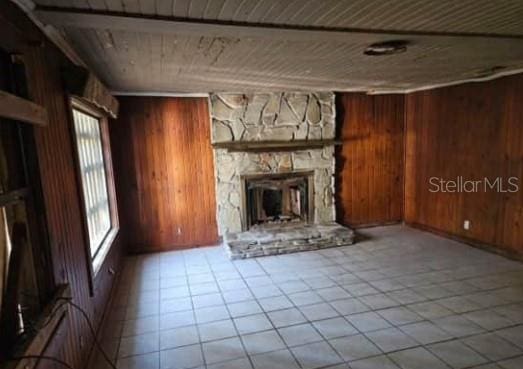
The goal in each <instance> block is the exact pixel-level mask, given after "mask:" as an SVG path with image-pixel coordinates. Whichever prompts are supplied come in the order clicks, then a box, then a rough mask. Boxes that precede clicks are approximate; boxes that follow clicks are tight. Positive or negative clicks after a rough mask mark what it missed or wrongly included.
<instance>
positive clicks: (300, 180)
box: [245, 173, 312, 229]
mask: <svg viewBox="0 0 523 369" xmlns="http://www.w3.org/2000/svg"><path fill="white" fill-rule="evenodd" d="M310 178H311V177H310V174H309V173H305V174H304V173H287V174H284V175H276V176H275V175H262V176H255V177H254V178H247V179H245V200H246V201H245V207H246V209H245V215H246V218H247V224H246V228H247V229H248V228H250V227H252V226H254V225H264V224H281V223H291V222H293V223H298V222H303V223H308V222H310V221H311V220H312V219H311V215H310V214H311V212H310V210H312V208H311V206H312V204H311V202H312V201H309V195H310V192H309V191H310V188H309V182H310Z"/></svg>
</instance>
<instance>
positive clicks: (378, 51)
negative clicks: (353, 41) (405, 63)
mask: <svg viewBox="0 0 523 369" xmlns="http://www.w3.org/2000/svg"><path fill="white" fill-rule="evenodd" d="M408 44H410V42H409V41H406V40H390V41H383V42H376V43H374V44H371V45H369V46H368V47H367V48H366V49H365V51H364V52H363V53H364V54H365V55H371V56H381V55H392V54H400V53H404V52H405V51H407V45H408Z"/></svg>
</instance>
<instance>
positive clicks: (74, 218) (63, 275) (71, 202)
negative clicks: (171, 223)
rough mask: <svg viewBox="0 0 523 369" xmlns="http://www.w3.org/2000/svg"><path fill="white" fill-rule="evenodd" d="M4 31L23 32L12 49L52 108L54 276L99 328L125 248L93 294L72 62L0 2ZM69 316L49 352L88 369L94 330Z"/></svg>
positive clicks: (44, 146)
mask: <svg viewBox="0 0 523 369" xmlns="http://www.w3.org/2000/svg"><path fill="white" fill-rule="evenodd" d="M0 34H2V35H8V34H12V35H15V34H16V35H18V36H17V37H16V38H17V40H16V42H15V43H14V44H11V45H9V46H8V51H16V52H18V53H22V54H23V56H24V60H25V63H26V68H27V76H28V84H29V90H30V94H31V98H32V99H33V100H34V101H35V102H36V103H38V104H40V105H42V106H43V107H45V108H46V109H47V113H48V117H49V125H48V126H47V127H44V128H35V130H34V132H35V142H36V149H37V155H38V163H39V170H40V176H41V181H42V190H43V197H44V204H45V216H46V218H47V225H48V233H49V238H50V247H51V254H52V261H53V269H54V276H55V279H56V281H57V283H69V284H70V288H71V293H72V296H73V301H74V302H75V303H76V304H78V305H79V306H81V307H82V308H83V309H84V310H85V311H86V312H87V313H88V314H89V316H90V317H91V319H92V321H93V323H94V324H95V327H97V326H98V324H99V322H100V319H101V317H102V316H103V312H104V309H105V305H106V302H107V301H108V297H109V293H110V290H111V287H112V284H113V280H114V276H112V275H111V274H109V273H108V269H109V268H113V269H117V267H118V265H119V261H120V259H121V248H120V242H119V238H118V237H117V238H116V240H115V243H114V244H113V247H112V249H111V251H110V253H109V255H108V256H107V258H106V260H105V262H104V265H103V266H102V268H101V270H100V272H99V274H98V275H97V276H96V279H95V281H94V286H95V288H94V296H91V295H90V289H89V272H88V266H87V260H86V253H85V247H86V245H85V243H84V236H83V228H82V219H81V214H82V212H81V203H80V198H79V191H81V189H80V186H79V183H78V182H77V179H76V174H75V167H74V165H75V164H74V160H73V158H74V151H73V146H72V143H73V141H72V139H73V137H72V135H71V133H72V131H71V124H72V122H71V120H70V118H71V116H70V115H69V114H70V112H69V110H68V104H67V100H66V99H67V96H66V93H65V91H64V90H63V87H62V83H61V78H60V69H61V67H62V66H65V65H66V64H67V63H68V62H67V61H66V60H65V58H64V57H63V56H62V55H61V54H60V53H59V52H58V51H57V50H56V48H55V47H54V46H53V45H51V44H50V43H49V42H48V41H46V40H45V39H44V37H43V35H42V34H41V33H40V32H39V31H38V30H37V29H36V28H35V27H34V26H33V24H32V23H31V22H30V21H29V20H28V19H27V18H26V16H25V15H24V14H23V13H22V12H21V11H20V10H19V9H18V8H16V7H15V6H14V5H13V4H10V3H9V2H3V3H2V4H0ZM2 41H4V40H3V39H2ZM2 46H4V44H3V42H2ZM66 319H67V321H66V322H65V329H63V330H61V331H60V332H58V333H57V334H56V335H55V336H54V338H53V340H52V342H51V343H50V345H49V351H48V352H46V355H51V356H57V357H58V358H59V359H62V360H65V361H66V362H67V363H69V364H70V365H71V366H72V367H74V368H83V367H85V363H86V362H87V360H86V359H87V355H88V354H89V352H90V349H91V347H92V337H91V334H90V332H89V329H88V326H87V324H86V322H85V320H84V318H83V317H82V316H81V315H80V314H79V313H78V312H77V311H74V310H71V309H70V311H69V314H68V315H67V318H66ZM55 367H58V366H56V365H55V364H53V363H52V362H49V361H42V362H41V364H40V365H39V368H55Z"/></svg>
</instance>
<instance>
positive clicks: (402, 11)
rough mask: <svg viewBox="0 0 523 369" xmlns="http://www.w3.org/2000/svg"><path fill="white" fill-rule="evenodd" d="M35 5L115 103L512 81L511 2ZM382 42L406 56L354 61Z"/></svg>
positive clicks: (522, 50)
mask: <svg viewBox="0 0 523 369" xmlns="http://www.w3.org/2000/svg"><path fill="white" fill-rule="evenodd" d="M36 3H37V10H36V14H37V17H39V18H40V19H41V20H42V21H43V23H45V24H48V23H49V24H53V25H55V26H56V27H57V28H58V29H59V30H60V31H61V32H62V33H63V34H64V35H65V36H66V38H67V39H69V40H70V42H71V44H72V45H73V47H74V48H75V49H76V50H77V51H78V53H79V54H80V55H81V57H82V58H83V59H84V60H85V61H86V63H87V64H88V65H90V66H91V67H92V68H93V69H94V70H95V72H97V73H98V75H99V76H100V77H101V78H102V79H103V80H104V81H105V82H106V83H107V84H108V85H109V86H110V87H111V88H112V89H113V90H114V91H124V92H125V91H126V92H210V91H242V92H243V91H263V90H265V91H267V90H338V91H358V90H359V91H370V92H387V91H409V90H413V89H417V88H423V87H427V86H432V85H439V84H448V83H452V82H456V81H462V80H468V79H475V78H478V77H482V76H485V75H489V71H491V70H492V68H494V72H500V73H511V72H516V71H518V70H523V22H521V19H523V2H521V1H503V2H496V1H491V0H463V1H450V0H440V1H422V0H420V1H416V0H396V1H384V0H352V1H342V0H322V1H316V0H301V1H296V0H295V1H280V0H262V1H247V0H169V1H165V0H164V1H162V0H134V1H131V0H105V1H103V0H99V1H91V0H89V1H87V0H76V1H74V2H65V1H61V0H36ZM86 14H87V15H88V16H89V17H84V18H82V17H83V16H85V15H86ZM123 16H125V17H123ZM110 17H113V18H110ZM143 18H146V19H143ZM392 39H404V40H409V41H411V42H412V45H411V46H409V48H408V50H407V52H405V53H403V54H397V55H389V56H379V57H372V56H366V55H364V54H363V50H364V49H365V47H366V46H368V45H369V44H371V43H374V42H379V41H386V40H392Z"/></svg>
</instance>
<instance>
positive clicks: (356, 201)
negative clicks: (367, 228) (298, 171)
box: [336, 93, 404, 227]
mask: <svg viewBox="0 0 523 369" xmlns="http://www.w3.org/2000/svg"><path fill="white" fill-rule="evenodd" d="M336 109H337V112H336V115H337V119H338V121H337V126H338V131H339V132H338V137H339V138H340V139H341V140H342V141H343V143H342V145H341V146H339V147H337V149H336V206H337V210H336V211H337V218H338V221H339V222H341V223H343V224H346V225H349V226H353V227H357V226H364V225H376V224H387V223H395V222H399V221H401V220H402V218H403V156H404V150H403V146H404V142H403V141H404V140H403V126H404V98H403V96H402V95H379V96H371V95H366V94H362V93H342V94H338V96H337V99H336Z"/></svg>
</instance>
